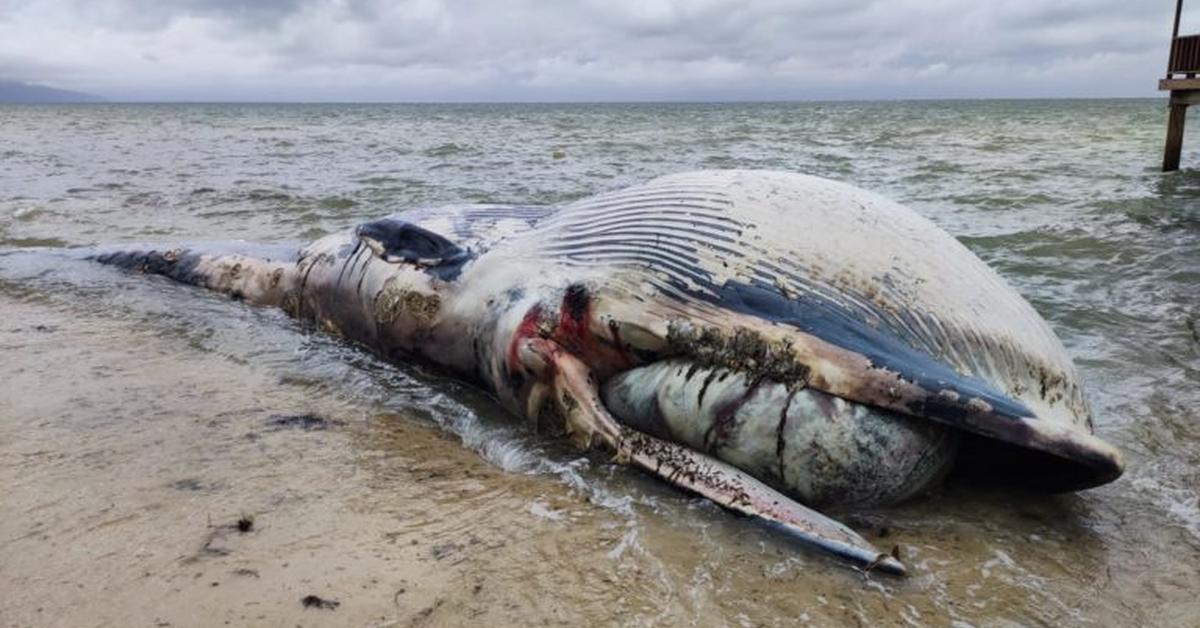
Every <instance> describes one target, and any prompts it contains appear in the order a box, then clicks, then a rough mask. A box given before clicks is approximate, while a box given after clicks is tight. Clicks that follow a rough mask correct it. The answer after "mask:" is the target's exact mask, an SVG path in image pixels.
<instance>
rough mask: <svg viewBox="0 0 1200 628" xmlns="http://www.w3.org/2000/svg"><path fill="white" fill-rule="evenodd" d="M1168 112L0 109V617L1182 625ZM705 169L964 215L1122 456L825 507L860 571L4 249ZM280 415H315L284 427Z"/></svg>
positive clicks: (1183, 346) (1033, 105)
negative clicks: (308, 598) (1078, 489)
mask: <svg viewBox="0 0 1200 628" xmlns="http://www.w3.org/2000/svg"><path fill="white" fill-rule="evenodd" d="M1164 109H1165V107H1164V106H1163V103H1162V102H1160V101H1151V100H1146V101H1061V102H1037V101H1022V102H961V103H960V102H945V103H942V102H933V103H829V104H795V105H766V104H764V105H697V106H692V105H563V106H557V105H555V106H552V105H471V106H467V105H462V106H444V105H440V106H434V105H421V106H415V105H414V106H375V105H371V106H338V105H326V106H277V105H262V106H237V105H195V106H152V105H138V106H125V105H99V106H79V107H70V106H63V107H3V106H0V247H2V248H0V313H3V316H2V317H0V355H2V356H3V358H2V359H0V382H2V386H3V388H2V392H0V485H3V486H4V487H5V493H4V495H3V497H2V498H0V591H2V592H3V596H4V598H5V603H4V604H3V605H2V606H0V625H5V626H27V625H70V626H76V625H155V624H156V623H158V622H163V623H169V624H170V625H174V626H187V625H212V624H218V623H224V622H225V621H229V622H230V623H231V624H233V625H280V626H292V625H296V624H303V625H308V624H312V623H314V622H316V623H320V622H329V621H336V622H337V623H344V624H346V625H458V624H461V623H463V622H467V621H470V622H478V623H494V624H510V623H514V622H522V623H534V624H567V625H579V624H593V623H613V624H625V625H681V624H682V625H702V626H707V625H730V624H735V625H792V624H794V623H811V624H813V625H840V624H846V625H858V624H862V625H868V624H870V625H880V624H881V625H904V624H910V625H929V624H932V625H947V624H951V623H955V625H959V626H967V625H975V626H1010V625H1031V624H1032V625H1062V624H1064V623H1067V624H1085V625H1101V626H1108V625H1112V626H1118V625H1133V624H1142V625H1183V626H1186V625H1196V623H1197V622H1200V599H1197V597H1196V595H1195V592H1196V591H1198V590H1200V569H1198V568H1197V566H1196V565H1197V564H1200V488H1198V487H1200V411H1198V410H1197V409H1196V408H1197V407H1200V312H1198V307H1197V305H1198V301H1200V248H1198V246H1200V171H1194V170H1185V171H1183V172H1179V173H1175V174H1171V175H1162V174H1159V173H1157V172H1156V169H1155V163H1156V162H1157V160H1158V158H1159V155H1160V150H1161V144H1160V142H1161V139H1162V133H1163V131H1164V125H1165V119H1164V118H1165V116H1164V113H1165V111H1164ZM1185 145H1186V146H1190V147H1197V146H1200V145H1198V144H1197V143H1196V142H1191V143H1190V144H1185ZM1183 161H1184V164H1185V165H1188V164H1200V153H1198V152H1196V151H1194V150H1191V151H1188V152H1187V153H1185V155H1184V159H1183ZM716 167H755V168H778V169H786V170H796V171H802V172H808V173H812V174H817V175H822V176H827V177H832V178H835V179H839V180H843V181H847V182H850V183H854V184H857V185H860V186H862V187H865V188H868V189H872V190H875V191H878V192H882V193H884V194H886V195H889V196H891V197H893V198H896V199H898V200H900V201H902V202H905V203H907V204H909V205H910V206H912V207H914V208H915V209H917V210H918V211H919V212H921V213H922V214H924V215H926V216H928V217H930V218H931V219H933V220H934V221H935V222H937V223H938V224H940V225H941V226H943V227H944V228H945V229H947V230H948V231H950V232H951V233H952V234H954V235H956V236H958V237H959V238H960V239H961V240H962V241H963V242H964V243H965V244H966V245H967V246H968V247H970V248H971V249H972V250H974V251H975V252H976V253H977V254H978V255H979V256H980V257H982V258H983V259H985V260H986V261H988V262H989V263H990V264H992V265H993V266H994V267H995V268H997V270H999V272H1000V273H1001V274H1002V275H1003V276H1005V277H1006V278H1007V279H1008V280H1009V281H1010V282H1011V283H1012V284H1013V285H1014V286H1015V287H1016V288H1017V289H1018V290H1019V291H1020V292H1021V293H1022V294H1024V295H1025V296H1026V297H1027V298H1028V299H1029V300H1030V301H1031V302H1032V303H1033V304H1034V306H1035V307H1036V308H1037V309H1038V310H1039V311H1040V312H1041V313H1042V314H1043V316H1045V317H1046V318H1047V320H1049V321H1050V323H1051V325H1052V326H1053V327H1054V328H1055V330H1056V331H1057V332H1058V333H1059V335H1060V336H1061V337H1062V338H1063V340H1064V342H1065V343H1066V345H1067V347H1068V350H1069V351H1070V353H1071V354H1072V355H1073V356H1074V358H1075V360H1076V363H1077V365H1078V366H1079V368H1080V370H1081V372H1082V375H1083V377H1084V380H1085V382H1086V385H1087V391H1088V395H1089V398H1090V401H1091V403H1092V407H1093V410H1094V412H1095V416H1096V424H1097V431H1098V432H1099V433H1100V435H1101V436H1103V437H1104V438H1105V439H1107V440H1109V441H1110V442H1112V443H1114V444H1116V445H1117V446H1118V447H1120V448H1121V449H1122V450H1123V452H1124V453H1125V455H1126V458H1127V462H1128V467H1129V470H1128V472H1127V474H1126V475H1125V476H1124V477H1123V478H1122V479H1121V480H1119V481H1118V482H1116V483H1114V484H1111V485H1109V486H1105V487H1102V488H1099V489H1096V490H1092V491H1087V492H1084V493H1080V494H1076V495H1062V496H1045V495H1032V494H1027V493H1021V492H1018V491H1015V490H1010V489H1005V488H1003V487H1000V486H978V485H967V484H965V483H962V482H958V483H951V484H950V485H948V486H947V487H945V488H944V489H942V490H940V491H939V492H937V493H936V494H934V495H932V496H929V497H927V498H922V499H920V500H917V501H914V502H911V503H908V504H905V505H902V506H899V507H894V508H886V509H874V510H869V511H857V512H855V511H851V512H839V513H836V514H837V515H838V516H840V517H842V518H843V519H844V520H846V521H848V522H850V523H851V524H852V525H854V526H855V527H856V528H858V529H859V530H860V531H862V532H863V533H864V534H865V535H866V536H868V538H871V539H872V540H874V541H875V542H876V543H877V544H878V545H879V546H881V547H890V546H892V545H896V546H899V548H900V551H901V553H902V555H903V557H904V559H905V561H906V563H907V564H908V565H909V566H910V568H911V570H912V572H913V574H912V575H911V576H910V577H908V578H906V579H902V580H901V579H893V578H887V577H881V576H873V577H870V578H863V577H862V576H861V575H859V574H857V573H855V572H853V571H852V570H850V569H848V568H847V567H846V566H845V565H844V564H842V563H839V562H837V561H836V560H831V559H826V558H824V557H822V556H819V555H817V554H815V553H813V552H810V551H807V550H805V549H803V548H801V547H799V546H797V545H795V544H794V543H792V542H789V541H788V540H786V539H781V538H779V536H778V535H776V534H774V533H772V532H771V531H770V530H768V529H765V528H763V527H761V526H757V525H754V524H752V523H750V522H748V521H745V520H741V519H737V518H734V517H732V516H730V515H728V514H726V513H724V512H722V511H720V510H718V509H716V508H713V507H712V506H711V505H709V504H707V503H705V502H703V501H701V500H696V499H692V498H690V497H688V496H685V495H681V494H679V493H677V492H674V491H672V490H670V489H668V488H665V487H663V486H662V485H660V484H659V483H657V482H655V481H653V480H651V479H648V478H646V477H644V476H642V475H640V474H638V473H636V472H633V471H630V470H627V469H623V468H618V467H615V466H613V465H611V464H609V463H608V462H607V461H606V460H604V459H603V458H602V457H596V456H593V457H585V456H580V455H579V454H577V453H575V452H574V451H572V450H571V449H570V448H569V447H568V446H566V445H564V444H563V443H557V442H553V441H548V440H545V439H542V438H539V437H537V436H535V435H532V434H530V433H528V432H527V431H525V430H524V429H523V427H522V426H521V425H519V424H518V423H517V422H515V421H512V420H510V419H508V418H507V417H505V416H504V415H503V413H501V412H499V411H498V410H497V409H496V408H495V407H494V406H493V405H492V404H491V403H490V402H489V401H488V400H487V399H486V398H485V397H483V396H482V395H479V394H478V393H475V392H473V391H471V390H470V389H469V388H466V387H463V386H461V385H459V384H456V383H454V382H449V381H445V380H443V379H441V378H439V377H437V376H436V375H433V374H430V373H427V372H425V371H423V370H422V369H420V368H418V367H404V368H397V367H393V366H389V365H385V364H382V363H380V362H378V361H376V360H375V359H373V358H371V357H370V356H368V355H366V354H364V353H362V352H360V351H358V350H356V349H353V348H350V347H346V346H344V345H341V344H339V343H338V342H337V341H334V340H332V339H330V338H326V337H324V336H321V335H319V334H312V333H308V332H306V331H304V330H303V329H301V328H300V327H299V326H297V325H296V324H294V323H293V322H292V321H290V320H288V319H287V318H286V317H284V316H283V315H282V314H279V313H276V312H270V311H263V310H253V309H250V308H247V307H244V306H242V305H240V304H238V303H233V302H229V301H226V300H223V299H220V298H217V297H214V296H212V295H208V294H204V293H201V292H199V291H195V290H190V289H187V288H182V287H179V286H175V285H171V284H168V283H166V282H159V281H154V280H150V279H147V278H144V277H130V276H125V275H122V274H120V273H117V272H114V271H112V270H110V269H105V268H96V267H94V266H91V265H88V264H83V263H77V262H69V261H65V260H62V259H59V258H57V257H55V256H54V255H53V254H50V253H46V252H42V253H36V254H26V253H20V254H15V253H11V250H13V249H17V248H21V247H73V246H83V245H92V244H100V243H113V242H121V241H147V240H171V241H187V240H195V239H232V238H244V239H250V240H269V241H298V240H306V239H309V238H313V237H316V236H319V235H321V234H324V233H327V232H330V231H333V230H337V229H342V228H346V227H349V226H351V225H354V224H355V223H357V222H359V221H361V220H363V219H365V218H369V217H375V216H378V215H381V214H384V213H389V212H394V211H402V210H404V209H405V208H408V207H413V206H418V205H437V204H442V203H457V202H501V203H505V202H512V203H557V202H563V201H566V200H570V199H573V198H578V197H581V196H585V195H588V194H592V193H595V192H598V191H603V190H609V189H614V188H618V187H621V186H624V185H628V184H632V183H637V182H640V181H644V180H646V179H649V178H651V177H653V176H656V175H660V174H665V173H669V172H675V171H679V170H685V169H695V168H716ZM305 414H313V415H316V416H319V417H322V418H324V419H326V420H327V423H322V424H319V425H317V426H316V427H319V428H321V429H305V428H304V426H303V425H299V426H296V425H290V424H287V423H286V422H284V424H283V425H280V424H279V421H278V418H279V417H281V416H299V415H305ZM273 417H274V418H273ZM289 425H290V426H289ZM309 427H310V428H311V427H313V426H309ZM242 516H251V517H253V520H254V526H253V529H252V530H250V531H249V532H246V533H240V532H238V531H237V530H236V529H234V528H233V527H231V526H232V524H233V523H234V522H235V521H237V520H238V519H239V518H240V517H242ZM308 594H315V595H319V596H321V597H323V598H331V599H336V600H338V601H339V602H340V605H339V606H338V607H337V608H336V609H334V610H323V609H305V608H303V607H302V606H301V604H300V599H301V598H302V597H303V596H305V595H308Z"/></svg>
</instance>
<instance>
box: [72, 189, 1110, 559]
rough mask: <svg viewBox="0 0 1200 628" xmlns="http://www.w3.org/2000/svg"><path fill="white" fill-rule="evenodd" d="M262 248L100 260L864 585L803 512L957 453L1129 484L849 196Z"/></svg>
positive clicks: (635, 202) (632, 202)
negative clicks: (438, 372)
mask: <svg viewBox="0 0 1200 628" xmlns="http://www.w3.org/2000/svg"><path fill="white" fill-rule="evenodd" d="M255 252H256V253H257V254H249V249H248V250H247V251H246V252H237V251H230V250H224V251H218V250H213V249H206V248H203V247H178V248H169V247H152V248H138V249H133V250H120V251H107V252H102V253H96V254H94V255H93V256H92V258H93V259H95V260H96V261H99V262H102V263H105V264H110V265H114V266H119V267H122V268H127V269H132V270H137V271H142V272H146V273H150V274H158V275H163V276H166V277H170V278H172V279H174V280H177V281H180V282H183V283H188V284H194V285H199V286H204V287H206V288H209V289H212V290H216V291H219V292H223V293H226V294H228V295H230V296H232V297H234V298H239V299H244V300H246V301H248V302H250V303H254V304H258V305H267V306H277V307H281V308H283V309H284V310H286V311H287V312H289V313H290V314H292V315H293V316H295V317H297V318H300V319H303V320H308V321H312V322H314V323H315V324H317V325H318V326H320V327H321V328H322V329H324V330H326V331H328V332H330V333H334V334H337V335H340V336H343V337H345V338H347V339H349V340H351V341H354V342H356V343H359V344H361V345H363V346H366V347H368V348H370V349H371V350H373V351H376V352H378V353H379V354H380V355H382V356H384V357H386V358H388V359H391V360H394V361H398V362H406V361H412V360H419V361H423V362H428V363H433V364H437V365H439V366H441V367H443V368H445V369H447V370H449V371H451V372H452V373H454V374H455V375H457V376H459V377H461V378H463V379H465V380H468V381H471V382H473V383H474V384H476V385H478V386H480V387H481V388H483V389H485V390H486V391H488V392H489V393H491V394H492V395H494V396H495V397H496V399H497V400H498V401H499V402H500V403H502V404H504V405H505V406H506V407H507V408H508V409H509V410H511V411H512V412H513V413H514V414H516V415H518V416H521V417H524V418H525V419H526V420H528V421H529V422H530V423H531V424H533V425H534V426H536V427H537V428H538V429H541V430H545V431H547V432H549V433H561V434H564V435H566V436H569V437H570V438H571V439H572V440H573V441H575V442H576V443H578V444H579V445H580V446H581V447H585V448H587V447H593V446H601V447H604V448H607V449H609V450H611V451H613V452H614V453H615V454H616V457H617V459H618V460H619V461H622V462H627V463H630V464H633V465H635V466H638V467H640V468H642V469H645V470H647V471H649V472H650V473H652V474H655V475H658V476H659V477H661V478H663V479H665V480H667V481H669V482H671V483H673V484H676V485H678V486H680V487H682V488H685V489H688V490H691V491H695V492H697V493H699V494H701V495H704V496H705V497H708V498H710V499H712V500H714V501H716V502H717V503H720V504H721V505H723V506H725V507H727V508H730V509H732V510H735V511H738V512H742V513H745V514H749V515H753V516H757V517H760V518H763V519H766V520H768V521H771V522H774V523H775V524H777V525H778V526H779V527H781V528H783V529H786V530H788V531H789V532H791V533H793V534H795V535H796V536H798V537H799V538H801V539H803V540H805V541H807V542H810V543H812V544H815V545H817V546H819V547H821V548H823V549H826V550H829V551H831V552H834V553H836V554H838V555H841V556H843V557H846V558H848V559H850V560H852V561H854V562H856V563H858V564H859V565H861V566H863V567H864V568H866V569H879V570H883V571H889V572H893V573H903V571H904V567H903V565H901V564H900V562H899V561H898V560H897V559H896V558H894V557H891V556H887V555H884V554H880V553H879V552H878V551H876V550H875V549H874V548H873V547H871V546H870V544H869V543H867V542H866V541H865V540H863V539H862V538H861V537H860V536H859V535H857V534H855V533H854V532H853V531H851V530H850V529H849V528H846V527H845V526H843V525H841V524H840V523H837V522H836V521H833V520H831V519H829V518H827V517H824V516H823V515H821V514H820V513H818V512H816V511H814V510H811V509H810V508H809V507H808V506H815V505H824V504H835V503H842V504H845V503H851V504H860V505H863V504H879V503H889V502H895V501H899V500H903V499H907V498H910V497H912V496H914V495H916V494H919V493H920V492H922V491H923V490H925V489H927V488H928V487H930V486H932V485H934V484H936V483H937V482H938V481H939V480H940V479H941V478H942V477H943V476H944V475H945V473H946V472H947V471H948V470H949V469H950V468H951V467H952V466H953V465H954V463H955V460H956V457H957V456H958V455H959V453H960V450H961V451H964V452H970V454H969V455H970V456H971V457H973V458H974V457H979V456H986V457H987V463H986V464H987V465H988V466H989V472H990V473H993V474H997V475H1000V476H1009V477H1011V479H1012V480H1013V481H1019V482H1023V483H1025V484H1028V485H1031V486H1034V487H1037V488H1041V489H1044V490H1051V491H1060V490H1077V489H1081V488H1086V487H1090V486H1095V485H1097V484H1102V483H1105V482H1108V481H1111V480H1113V479H1115V478H1116V477H1118V476H1119V475H1120V473H1121V471H1122V462H1121V458H1120V456H1119V454H1118V453H1117V451H1116V450H1115V449H1113V448H1112V447H1111V446H1110V445H1108V444H1107V443H1105V442H1103V441H1102V440H1100V439H1098V438H1096V437H1095V436H1094V435H1093V434H1092V423H1091V415H1090V411H1089V409H1088V407H1087V404H1086V402H1085V400H1084V398H1083V394H1082V391H1081V388H1080V385H1079V382H1078V377H1077V375H1076V373H1075V370H1074V368H1073V366H1072V365H1071V362H1070V359H1069V357H1068V356H1067V355H1066V352H1065V351H1064V350H1063V348H1062V345H1061V343H1060V342H1059V341H1058V339H1057V338H1056V337H1055V336H1054V334H1053V332H1052V331H1051V330H1050V329H1049V327H1048V326H1047V325H1046V323H1045V322H1044V321H1043V320H1042V319H1041V317H1040V316H1038V315H1037V313H1036V312H1035V311H1034V310H1033V308H1032V307H1030V306H1029V304H1028V303H1027V302H1025V300H1024V299H1022V298H1021V297H1020V296H1019V295H1018V294H1017V293H1016V292H1014V291H1013V290H1012V289H1011V288H1009V287H1008V286H1007V285H1006V284H1005V283H1004V282H1003V280H1002V279H1000V277H998V276H997V275H996V274H995V273H994V272H992V271H991V270H990V269H988V268H987V267H986V266H985V265H984V264H983V263H982V262H980V261H979V260H978V259H977V258H976V257H975V256H974V255H972V254H971V253H970V252H969V251H967V250H966V249H965V248H964V247H963V246H962V245H960V244H959V243H958V242H957V241H956V240H954V239H953V238H952V237H950V236H949V235H947V234H945V233H944V232H943V231H941V230H940V229H938V228H937V227H936V226H934V225H933V224H932V223H930V222H928V221H926V220H924V219H923V218H921V217H919V216H917V215H916V214H914V213H913V212H911V211H909V210H907V209H906V208H904V207H901V206H899V205H897V204H895V203H893V202H891V201H888V200H886V199H884V198H881V197H878V196H876V195H873V194H870V193H867V192H864V191H862V190H858V189H855V188H852V187H850V186H846V185H844V184H840V183H836V182H832V181H828V180H824V179H819V178H816V177H808V176H803V175H796V174H789V173H780V172H761V171H702V172H695V173H684V174H679V175H671V176H667V177H662V178H659V179H656V180H654V181H651V182H648V183H646V184H644V185H640V186H636V187H633V188H629V189H625V190H619V191H615V192H611V193H608V194H603V195H599V196H596V197H592V198H588V199H583V200H580V201H577V202H575V203H571V204H569V205H564V206H561V207H520V206H466V207H450V208H437V209H426V210H414V211H412V212H407V213H405V214H403V215H399V216H393V217H386V218H383V219H380V220H376V221H372V222H368V223H365V224H362V225H360V226H359V227H357V228H356V229H355V230H354V231H352V232H348V233H343V234H336V235H331V236H328V237H326V238H323V239H321V240H318V241H316V242H314V243H312V244H310V245H308V246H305V247H302V248H299V249H298V250H296V249H282V250H276V251H271V252H269V253H266V254H263V253H262V252H261V250H258V251H255ZM968 442H970V444H971V446H970V447H966V443H968ZM964 455H967V454H964ZM972 462H975V463H978V462H979V461H978V460H973V461H972Z"/></svg>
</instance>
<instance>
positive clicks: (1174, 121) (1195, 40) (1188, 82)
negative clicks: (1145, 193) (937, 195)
mask: <svg viewBox="0 0 1200 628" xmlns="http://www.w3.org/2000/svg"><path fill="white" fill-rule="evenodd" d="M1182 12H1183V0H1175V25H1174V26H1173V27H1172V29H1171V56H1170V58H1169V59H1168V60H1167V76H1166V78H1164V79H1162V80H1160V81H1159V82H1158V89H1159V91H1170V92H1171V99H1170V101H1168V110H1169V114H1168V116H1167V143H1166V145H1165V146H1164V148H1163V165H1162V169H1163V172H1171V171H1173V170H1179V154H1180V153H1181V152H1182V151H1183V127H1184V122H1185V121H1186V119H1187V108H1188V105H1194V104H1200V78H1196V75H1197V74H1200V35H1184V36H1183V37H1180V36H1179V16H1180V14H1181V13H1182Z"/></svg>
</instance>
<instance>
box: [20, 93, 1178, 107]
mask: <svg viewBox="0 0 1200 628" xmlns="http://www.w3.org/2000/svg"><path fill="white" fill-rule="evenodd" d="M1167 98H1168V96H1166V95H1155V96H926V97H922V96H916V97H908V98H887V97H881V98H814V99H803V98H764V99H729V100H717V99H713V100H699V99H698V100H687V99H680V100H674V99H662V100H656V99H640V100H149V99H148V100H109V99H104V100H78V101H72V100H61V101H50V100H47V101H2V100H0V105H100V106H103V105H752V104H821V103H880V102H894V103H905V102H995V101H1083V100H1087V101H1096V100H1166V99H1167Z"/></svg>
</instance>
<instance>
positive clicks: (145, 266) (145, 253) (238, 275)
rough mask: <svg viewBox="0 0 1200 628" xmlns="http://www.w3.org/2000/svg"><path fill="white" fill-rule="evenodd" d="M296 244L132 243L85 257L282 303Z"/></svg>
mask: <svg viewBox="0 0 1200 628" xmlns="http://www.w3.org/2000/svg"><path fill="white" fill-rule="evenodd" d="M297 251H298V248H297V247H291V246H286V245H281V246H254V245H247V244H243V243H238V244H233V245H230V244H215V243H214V244H205V245H194V246H181V247H177V248H166V247H160V248H149V247H135V248H124V249H119V250H113V251H102V252H96V253H93V254H90V255H88V256H87V259H89V260H91V261H95V262H99V263H101V264H106V265H109V266H116V267H118V268H123V269H126V270H129V271H133V272H139V273H145V274H151V275H162V276H164V277H167V278H170V279H173V280H175V281H178V282H180V283H185V284H189V285H194V286H200V287H202V288H207V289H209V290H212V291H214V292H220V293H222V294H227V295H229V296H230V297H232V298H234V299H238V300H244V301H246V302H248V303H253V304H255V305H267V306H281V305H283V304H284V300H285V299H286V298H287V297H288V295H289V294H293V293H294V290H295V285H296V281H297V277H296V274H297V273H296V270H295V268H296V265H295V261H296V256H297Z"/></svg>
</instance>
